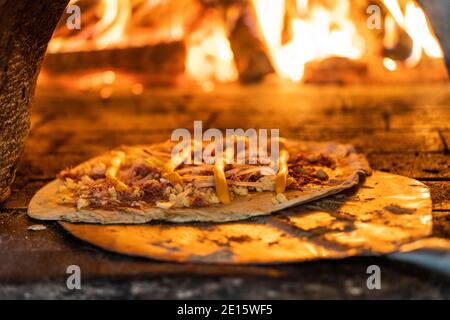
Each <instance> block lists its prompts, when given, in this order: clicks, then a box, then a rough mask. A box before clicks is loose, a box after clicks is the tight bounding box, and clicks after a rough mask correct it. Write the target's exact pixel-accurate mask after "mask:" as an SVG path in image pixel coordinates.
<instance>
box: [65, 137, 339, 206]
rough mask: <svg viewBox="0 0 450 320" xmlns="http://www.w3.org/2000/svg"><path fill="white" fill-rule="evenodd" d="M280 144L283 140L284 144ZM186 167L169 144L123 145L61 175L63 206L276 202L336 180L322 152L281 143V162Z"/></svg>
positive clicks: (333, 163)
mask: <svg viewBox="0 0 450 320" xmlns="http://www.w3.org/2000/svg"><path fill="white" fill-rule="evenodd" d="M280 142H281V141H280ZM226 154H227V152H226V150H224V158H223V160H222V161H217V162H216V163H215V164H213V165H211V164H202V165H191V164H183V161H182V160H183V157H181V156H180V157H179V158H178V159H171V154H170V145H167V146H163V147H161V146H156V147H155V146H150V147H122V148H121V149H119V150H117V151H112V152H111V153H110V154H109V155H108V156H103V157H98V158H95V159H93V160H91V161H88V162H86V163H84V164H82V165H80V166H78V167H76V168H73V169H67V170H64V171H62V172H61V173H60V174H59V175H58V177H59V178H60V179H62V180H63V181H64V185H63V186H62V187H61V188H60V191H59V202H60V203H64V204H67V205H73V206H76V207H78V208H80V209H82V208H84V207H86V206H91V207H120V206H132V207H140V208H145V207H147V206H158V207H160V208H182V207H204V206H209V205H214V204H219V203H223V204H227V203H230V202H231V199H232V198H235V197H246V196H248V195H249V194H251V193H254V192H264V191H268V192H276V194H277V195H275V197H274V199H275V200H276V201H277V203H283V202H285V201H287V199H286V197H285V196H284V195H283V193H284V192H285V190H286V189H290V190H292V189H296V190H302V188H303V186H305V185H308V184H313V185H314V186H319V185H325V184H328V185H330V184H331V182H332V179H330V177H336V173H337V172H338V169H336V161H335V160H334V159H332V158H330V157H328V156H326V155H323V154H320V153H306V152H298V153H292V154H290V152H289V151H288V149H287V147H286V144H285V143H282V144H281V150H280V152H279V157H278V160H277V162H276V163H277V164H278V168H279V170H278V172H277V173H275V172H274V162H273V161H272V163H271V164H270V165H267V164H266V165H262V164H258V163H257V164H226V163H225V159H226Z"/></svg>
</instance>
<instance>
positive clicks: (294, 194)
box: [28, 142, 370, 224]
mask: <svg viewBox="0 0 450 320" xmlns="http://www.w3.org/2000/svg"><path fill="white" fill-rule="evenodd" d="M291 144H292V142H291ZM295 149H297V150H304V151H314V152H322V153H324V154H330V155H334V156H336V157H337V158H338V165H337V168H338V169H339V170H340V176H339V179H338V181H336V183H335V184H334V185H332V186H316V187H315V188H312V189H306V188H305V190H302V191H299V190H288V191H286V192H285V193H284V195H285V196H286V198H287V201H286V202H283V203H274V201H273V199H274V197H275V193H274V192H267V191H266V192H260V193H252V194H249V195H248V196H245V197H236V198H235V199H233V201H232V202H231V203H230V204H227V205H223V204H219V205H212V206H208V207H199V208H171V209H161V208H158V207H150V208H147V209H137V208H122V207H121V208H117V209H115V210H105V209H96V208H83V209H80V210H78V209H77V208H74V207H71V206H66V205H61V204H58V203H57V192H58V190H59V187H60V186H61V185H62V184H63V181H61V180H58V179H57V180H54V181H52V182H50V183H49V184H47V185H46V186H44V187H43V188H42V189H41V190H39V191H38V192H37V193H36V195H35V196H34V197H33V199H32V200H31V202H30V204H29V207H28V215H29V216H30V217H32V218H34V219H38V220H63V221H69V222H87V223H100V224H120V223H123V224H140V223H146V222H150V221H154V220H163V221H170V222H192V221H203V222H228V221H236V220H242V219H246V218H250V217H255V216H262V215H269V214H271V213H273V212H277V211H280V210H283V209H285V208H289V207H293V206H297V205H300V204H303V203H306V202H310V201H313V200H317V199H319V198H323V197H326V196H328V195H332V194H336V193H339V192H341V191H343V190H345V189H348V188H351V187H353V186H355V185H357V184H358V183H359V182H360V180H361V179H363V177H364V176H365V175H366V174H369V172H370V168H369V166H368V163H367V160H366V159H365V157H364V156H362V155H359V154H357V153H355V151H354V149H353V147H351V146H349V145H340V144H335V143H311V142H296V143H295Z"/></svg>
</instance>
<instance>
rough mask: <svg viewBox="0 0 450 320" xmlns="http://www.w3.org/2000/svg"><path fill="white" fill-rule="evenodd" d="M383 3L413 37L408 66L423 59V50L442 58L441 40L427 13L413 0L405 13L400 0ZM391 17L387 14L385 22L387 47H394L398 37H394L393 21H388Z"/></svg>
mask: <svg viewBox="0 0 450 320" xmlns="http://www.w3.org/2000/svg"><path fill="white" fill-rule="evenodd" d="M383 3H384V5H385V6H386V8H387V9H388V10H389V12H390V14H391V15H392V17H393V19H394V20H395V22H396V23H397V25H398V26H399V27H400V28H402V29H403V30H404V31H405V32H406V33H407V34H408V35H409V36H410V38H411V39H412V42H413V45H412V49H411V54H410V56H409V57H408V59H406V61H405V65H406V66H407V67H410V68H412V67H415V66H416V65H417V64H418V63H419V62H420V60H421V59H422V55H423V52H425V54H426V55H427V56H429V57H432V58H442V57H443V56H444V55H443V52H442V49H441V47H440V45H439V42H438V41H437V39H436V37H435V36H434V34H433V32H432V31H431V29H430V26H429V23H428V20H427V17H426V15H425V13H424V12H423V10H422V9H421V8H420V7H419V6H418V5H417V4H416V3H415V2H414V1H413V0H409V1H408V2H407V3H406V7H405V10H404V13H403V11H402V8H401V7H400V4H399V2H398V0H383ZM389 17H390V16H387V18H386V22H385V23H386V35H385V47H387V48H392V47H394V46H395V44H396V41H398V39H394V38H393V34H394V33H395V31H394V27H393V26H392V22H390V21H389V22H388V20H387V19H391V18H389ZM388 25H389V30H388ZM385 66H386V64H385ZM388 69H389V68H388Z"/></svg>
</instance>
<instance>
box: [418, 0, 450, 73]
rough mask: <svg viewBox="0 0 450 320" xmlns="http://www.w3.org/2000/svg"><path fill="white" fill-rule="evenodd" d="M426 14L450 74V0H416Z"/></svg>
mask: <svg viewBox="0 0 450 320" xmlns="http://www.w3.org/2000/svg"><path fill="white" fill-rule="evenodd" d="M418 2H419V3H420V4H421V5H422V7H423V9H424V10H425V12H426V13H427V15H428V18H429V20H430V23H431V25H432V26H433V29H434V32H435V34H436V36H437V37H438V39H439V40H440V43H441V46H442V49H443V50H444V55H445V63H446V65H447V71H448V72H449V74H450V23H449V21H448V19H449V17H450V2H449V1H448V0H418Z"/></svg>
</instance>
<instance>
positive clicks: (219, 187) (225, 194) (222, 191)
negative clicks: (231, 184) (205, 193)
mask: <svg viewBox="0 0 450 320" xmlns="http://www.w3.org/2000/svg"><path fill="white" fill-rule="evenodd" d="M224 167H225V164H224V161H223V160H222V161H218V162H217V163H216V164H215V165H214V168H213V172H214V182H215V184H216V193H217V197H218V198H219V200H220V202H222V203H224V204H227V203H230V202H231V200H230V193H229V191H228V185H227V180H226V177H225V172H224Z"/></svg>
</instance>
